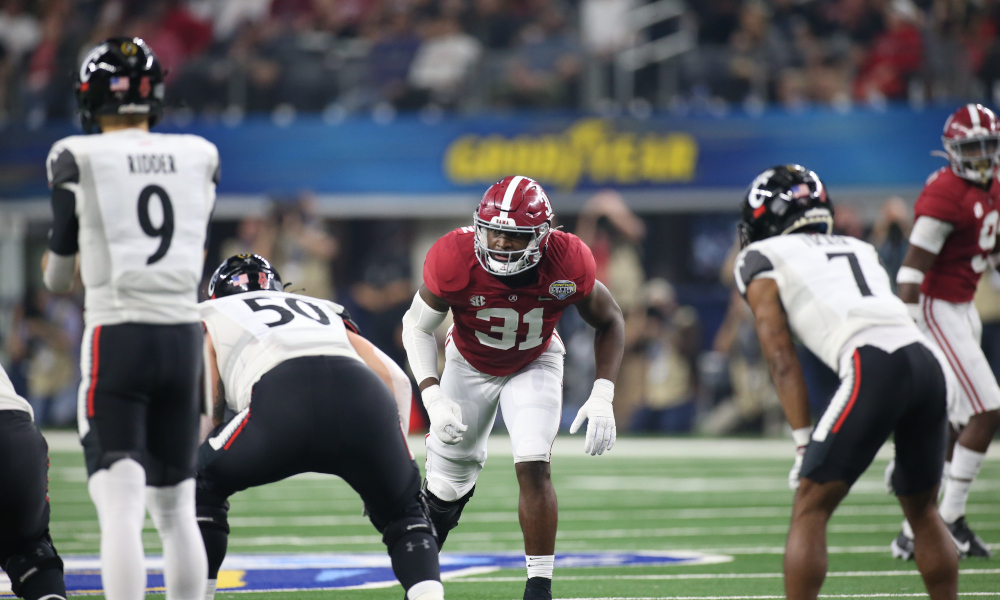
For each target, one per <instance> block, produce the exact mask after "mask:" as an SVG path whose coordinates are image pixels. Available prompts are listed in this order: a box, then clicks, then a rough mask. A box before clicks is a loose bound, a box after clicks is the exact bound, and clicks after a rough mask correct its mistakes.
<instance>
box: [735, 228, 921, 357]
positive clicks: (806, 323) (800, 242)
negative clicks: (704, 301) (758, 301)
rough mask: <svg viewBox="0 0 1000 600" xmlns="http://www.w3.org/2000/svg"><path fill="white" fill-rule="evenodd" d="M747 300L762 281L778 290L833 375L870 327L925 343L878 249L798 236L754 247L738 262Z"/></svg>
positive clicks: (796, 326)
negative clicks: (901, 330)
mask: <svg viewBox="0 0 1000 600" xmlns="http://www.w3.org/2000/svg"><path fill="white" fill-rule="evenodd" d="M735 271H736V284H737V287H738V288H739V290H740V293H741V294H743V295H746V288H747V285H749V284H750V282H751V281H753V280H754V279H756V278H758V277H763V278H767V279H773V280H774V281H775V282H776V283H777V284H778V291H779V293H780V295H781V303H782V305H783V306H784V308H785V312H786V313H787V314H788V323H789V325H790V327H791V329H792V332H793V333H794V334H795V335H796V336H797V337H798V338H799V339H800V340H801V341H802V343H803V344H805V345H806V347H807V348H809V350H811V351H812V352H813V353H814V354H815V355H816V356H818V357H819V358H820V359H821V360H822V361H823V362H824V363H826V364H827V365H828V366H830V368H832V369H833V370H834V371H839V358H840V354H841V351H842V350H843V349H844V345H845V344H846V343H847V342H848V340H850V339H851V338H852V337H853V336H854V335H855V334H857V333H860V332H861V331H862V330H864V329H867V328H869V327H880V326H889V327H897V326H902V327H907V328H912V329H913V334H914V336H913V339H915V340H916V339H922V336H921V335H920V333H919V331H918V330H917V328H916V325H915V324H914V323H913V319H911V318H910V316H909V313H907V310H906V306H905V305H904V304H903V301H902V300H900V299H899V298H897V297H896V295H895V294H893V293H892V288H891V287H890V285H889V276H888V274H887V273H886V272H885V269H884V268H883V267H882V264H881V262H880V261H879V258H878V253H877V252H876V251H875V248H874V247H873V246H872V245H871V244H868V243H866V242H863V241H861V240H859V239H856V238H852V237H846V236H839V235H832V236H831V235H818V234H806V233H795V234H789V235H782V236H777V237H772V238H767V239H765V240H761V241H759V242H754V243H753V244H750V245H749V246H747V247H746V248H744V249H743V251H742V252H741V253H740V255H739V257H738V258H737V259H736V266H735Z"/></svg>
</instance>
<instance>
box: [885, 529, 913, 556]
mask: <svg viewBox="0 0 1000 600" xmlns="http://www.w3.org/2000/svg"><path fill="white" fill-rule="evenodd" d="M889 549H890V550H892V557H893V558H899V559H902V560H913V538H911V537H907V535H906V532H903V531H900V532H899V535H897V536H896V539H894V540H892V543H891V544H889Z"/></svg>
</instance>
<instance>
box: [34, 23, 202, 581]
mask: <svg viewBox="0 0 1000 600" xmlns="http://www.w3.org/2000/svg"><path fill="white" fill-rule="evenodd" d="M76 92H77V101H78V104H79V107H80V115H81V121H82V123H83V126H84V129H85V130H86V131H87V132H88V133H98V132H99V135H85V136H72V137H68V138H65V139H63V140H60V141H58V142H56V143H55V145H53V147H52V151H51V152H50V154H49V158H48V162H47V165H46V166H47V170H48V177H49V184H50V186H51V188H52V210H53V227H52V232H51V236H50V238H49V252H48V253H47V254H46V261H45V265H44V267H43V268H44V281H45V284H46V286H47V287H49V289H51V290H53V291H66V290H68V289H69V288H70V287H71V286H72V283H73V280H74V278H75V273H76V269H77V264H78V263H79V268H80V273H81V276H82V279H83V285H84V290H85V313H84V318H85V321H86V325H87V329H86V332H85V334H84V340H83V348H82V352H81V373H82V374H83V381H82V382H81V385H80V392H79V397H78V411H77V413H78V419H77V421H78V426H79V430H80V437H81V440H82V442H83V446H84V456H85V458H86V464H87V472H88V475H89V481H88V488H89V491H90V495H91V498H92V499H93V501H94V505H95V506H96V508H97V514H98V519H99V521H100V525H101V575H102V581H103V584H104V593H105V595H106V597H107V598H108V600H140V599H141V598H142V597H143V596H144V594H145V589H146V568H145V564H144V560H143V547H142V528H143V522H144V520H145V513H146V508H147V503H148V509H149V513H150V516H151V517H152V519H153V523H154V524H155V525H156V528H157V530H158V531H159V533H160V538H161V540H162V541H163V553H164V561H165V567H164V578H165V581H166V588H167V596H168V597H169V598H170V600H202V598H203V597H204V589H205V580H206V577H205V573H206V570H207V561H206V558H205V553H204V549H203V546H202V543H201V539H200V535H199V532H198V526H197V524H196V521H195V510H194V488H195V485H194V474H195V468H194V467H195V454H196V451H197V443H198V439H197V436H198V415H199V412H200V406H201V403H200V398H199V396H200V391H201V385H200V381H201V373H202V366H203V365H202V360H201V347H202V339H203V334H202V329H201V324H200V322H199V321H200V319H199V315H198V308H197V300H198V284H199V282H200V280H201V273H202V269H203V267H204V248H205V242H206V236H207V229H208V222H209V219H210V218H211V214H212V209H213V206H214V203H215V186H216V183H217V182H218V176H219V155H218V152H217V150H216V148H215V146H214V145H212V144H211V143H210V142H208V141H206V140H204V139H202V138H199V137H196V136H190V135H163V134H155V133H150V131H149V129H150V127H152V126H153V125H155V124H156V122H157V121H158V119H159V117H160V115H161V113H162V103H163V94H164V89H163V72H162V70H161V68H160V64H159V62H158V61H157V59H156V56H155V55H154V54H153V52H152V50H150V48H149V47H148V46H147V45H146V44H145V42H143V41H142V40H141V39H138V38H112V39H109V40H107V41H105V42H104V43H102V44H99V45H98V46H97V47H95V48H94V49H92V50H91V51H90V52H89V53H88V54H87V56H86V58H85V59H84V60H83V63H82V65H81V67H80V70H79V72H78V74H77V81H76ZM147 486H148V487H147Z"/></svg>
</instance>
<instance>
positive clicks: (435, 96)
mask: <svg viewBox="0 0 1000 600" xmlns="http://www.w3.org/2000/svg"><path fill="white" fill-rule="evenodd" d="M422 37H423V42H422V43H421V44H420V47H419V48H418V49H417V54H416V56H415V57H414V58H413V62H412V63H411V65H410V73H409V84H410V88H411V90H412V94H411V96H410V97H409V101H408V102H405V103H404V104H403V106H401V108H419V107H420V106H423V105H425V104H427V103H434V104H437V105H441V106H449V107H450V106H454V105H455V103H456V102H457V101H458V97H459V94H461V93H462V91H463V86H464V85H465V83H466V79H467V77H468V76H469V73H470V72H471V70H472V68H473V66H474V65H475V64H476V61H478V60H479V57H480V54H482V45H481V44H480V43H479V40H477V39H476V38H474V37H472V36H471V35H469V34H467V33H465V32H464V31H462V28H461V26H460V25H459V22H458V19H457V18H456V17H454V16H451V15H448V14H441V15H439V16H437V17H435V18H433V19H430V20H429V21H427V22H426V23H425V24H424V25H423V32H422Z"/></svg>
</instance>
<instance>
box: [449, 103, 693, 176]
mask: <svg viewBox="0 0 1000 600" xmlns="http://www.w3.org/2000/svg"><path fill="white" fill-rule="evenodd" d="M697 167H698V144H697V142H696V141H695V139H694V137H692V136H691V135H690V134H687V133H682V132H672V133H666V134H663V133H655V132H652V133H634V132H617V131H615V130H614V128H613V127H612V126H611V123H609V122H608V121H605V120H603V119H593V118H588V119H581V120H579V121H577V122H576V123H573V124H572V125H571V126H570V127H568V128H567V129H566V130H565V131H563V132H562V133H557V134H545V135H528V134H522V135H518V136H517V137H514V138H506V137H504V136H502V135H497V134H494V135H489V136H485V137H484V136H479V135H463V136H461V137H459V138H457V139H456V140H455V141H453V142H452V143H451V145H449V146H448V149H447V150H446V151H445V155H444V164H443V168H444V172H445V175H446V176H447V177H448V179H449V180H450V181H451V182H452V183H456V184H459V185H470V184H477V183H479V184H490V183H493V182H494V181H497V180H498V179H500V178H502V177H505V176H507V175H511V174H513V173H517V174H518V175H525V176H527V177H531V178H533V179H537V180H539V181H543V182H545V183H547V184H552V185H555V186H556V187H558V188H561V189H564V190H572V189H574V188H576V187H577V186H578V185H579V183H580V180H581V179H583V178H587V179H589V180H590V181H592V182H593V183H596V184H599V185H638V184H648V183H652V184H665V183H686V182H690V181H693V180H694V177H695V173H696V172H697Z"/></svg>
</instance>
